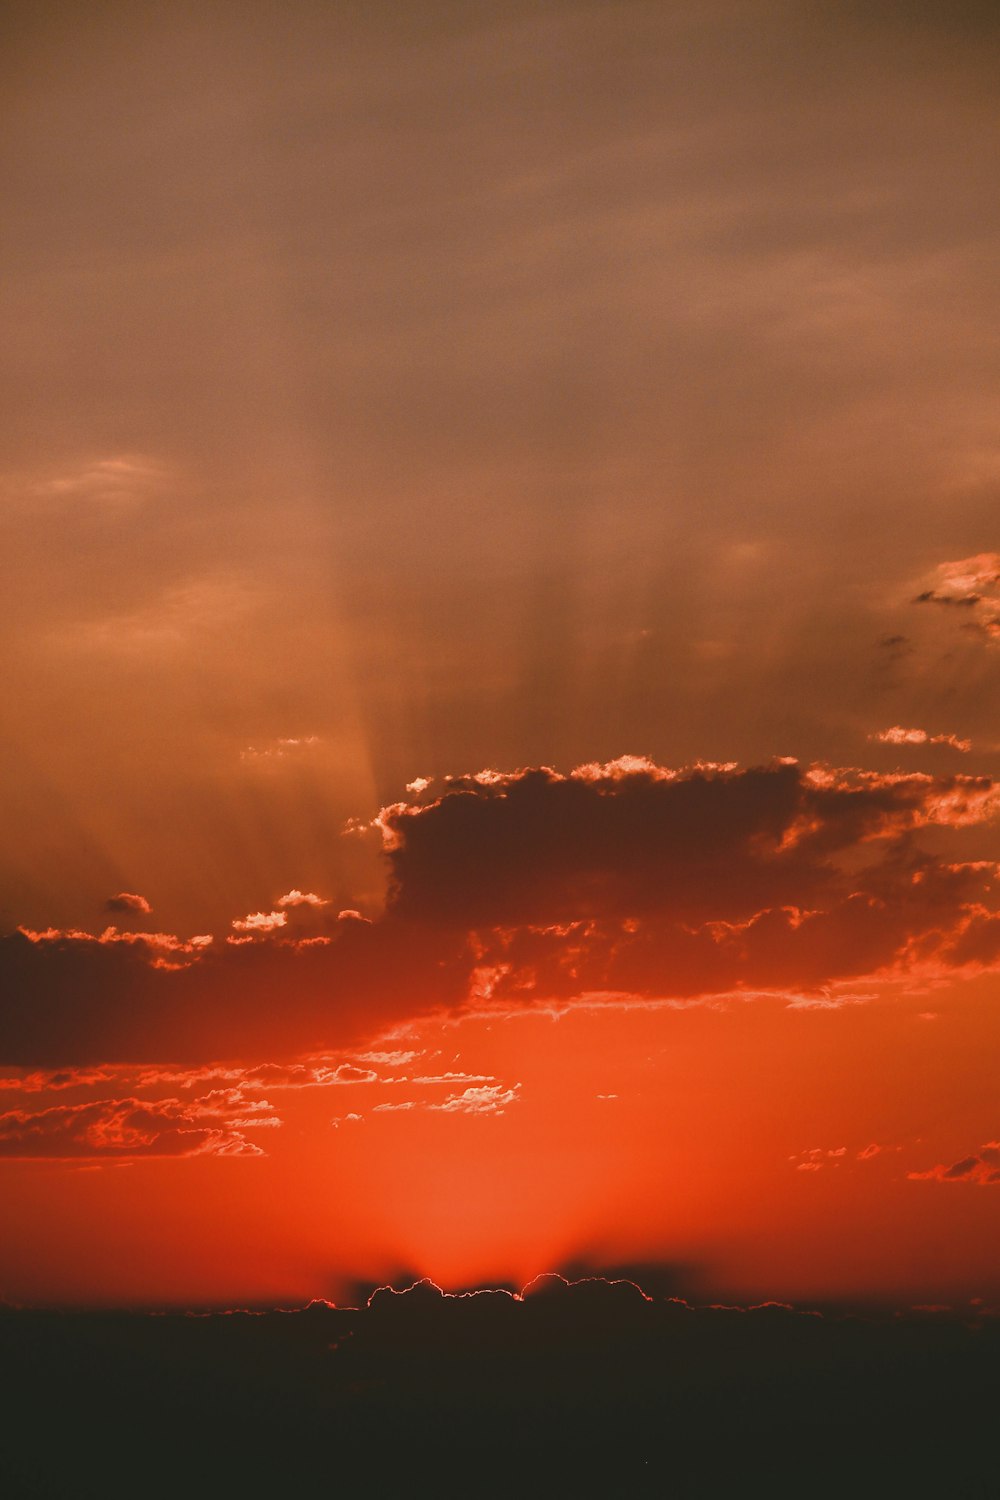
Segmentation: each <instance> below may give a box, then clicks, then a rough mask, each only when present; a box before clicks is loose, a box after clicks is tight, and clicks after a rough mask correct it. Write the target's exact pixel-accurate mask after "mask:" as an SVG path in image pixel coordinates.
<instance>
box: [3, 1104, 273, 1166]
mask: <svg viewBox="0 0 1000 1500" xmlns="http://www.w3.org/2000/svg"><path fill="white" fill-rule="evenodd" d="M280 1124H281V1121H280V1120H279V1119H278V1118H277V1117H276V1116H275V1115H274V1114H273V1113H272V1112H271V1106H270V1105H269V1104H268V1103H267V1102H266V1101H265V1100H248V1099H247V1098H246V1097H245V1096H244V1095H243V1094H242V1093H241V1092H240V1090H238V1089H221V1090H214V1091H213V1092H212V1093H210V1094H206V1095H205V1096H204V1098H201V1099H196V1100H187V1101H181V1100H179V1099H160V1100H146V1099H136V1098H126V1099H99V1100H93V1101H91V1102H88V1103H86V1104H58V1105H53V1106H52V1107H51V1108H49V1109H43V1110H36V1111H34V1112H31V1111H27V1110H22V1109H14V1110H8V1111H6V1113H4V1114H0V1156H5V1157H15V1158H27V1157H31V1158H46V1159H49V1160H60V1161H62V1160H70V1159H79V1158H101V1157H109V1156H113V1157H141V1156H262V1155H263V1154H264V1152H263V1151H262V1149H261V1147H260V1146H258V1145H256V1144H254V1143H253V1142H251V1141H248V1140H247V1139H246V1137H245V1135H244V1134H243V1132H244V1131H245V1130H250V1129H261V1128H267V1129H273V1128H274V1127H276V1126H279V1125H280Z"/></svg>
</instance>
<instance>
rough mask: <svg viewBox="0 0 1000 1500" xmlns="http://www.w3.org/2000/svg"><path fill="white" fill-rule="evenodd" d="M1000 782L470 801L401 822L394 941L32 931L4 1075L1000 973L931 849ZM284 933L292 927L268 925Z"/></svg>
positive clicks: (738, 783)
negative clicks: (442, 1026)
mask: <svg viewBox="0 0 1000 1500" xmlns="http://www.w3.org/2000/svg"><path fill="white" fill-rule="evenodd" d="M998 806H1000V786H998V785H997V784H996V783H994V782H993V781H992V780H991V778H989V777H986V776H959V775H954V776H947V777H931V776H927V775H923V774H918V773H909V774H905V775H904V774H897V775H884V774H877V773H874V772H863V771H827V770H824V769H821V768H813V769H812V770H805V769H804V768H803V767H801V766H799V765H798V764H795V763H791V762H775V763H773V764H771V765H768V766H764V767H759V768H755V769H750V770H737V769H735V768H733V767H725V766H724V767H711V766H709V767H704V766H699V767H695V768H693V769H688V770H686V771H683V772H678V773H675V772H669V771H664V770H663V769H662V768H660V767H657V766H655V765H653V764H651V763H649V762H646V761H642V760H637V759H632V758H623V759H622V760H621V761H619V762H614V763H611V764H610V765H607V766H591V767H581V768H578V769H577V770H576V771H574V772H573V773H572V774H570V775H569V776H563V775H559V774H557V773H555V772H553V771H549V770H546V769H540V770H524V771H518V772H516V773H513V774H511V775H506V776H504V775H500V774H499V773H495V772H487V773H482V774H481V775H479V776H477V777H470V778H465V779H458V780H452V781H451V782H450V783H448V784H447V785H446V787H445V790H444V792H443V794H442V795H441V796H440V797H438V798H436V799H433V800H426V799H425V801H424V802H423V804H421V803H416V804H405V803H400V804H397V805H395V806H393V807H389V808H385V809H383V810H382V813H381V814H380V816H379V818H378V820H377V822H376V825H373V826H375V827H377V829H378V830H379V831H380V832H381V835H382V838H383V841H384V845H385V854H386V859H387V861H388V865H389V876H390V882H389V896H388V901H387V906H386V910H385V912H384V914H383V915H382V916H381V917H380V918H379V919H378V920H376V921H374V922H371V921H367V920H364V919H362V918H361V917H359V916H358V914H357V913H352V912H342V913H340V915H339V916H338V917H328V916H327V915H326V914H325V911H324V910H323V909H322V908H321V907H318V906H317V907H313V906H306V907H303V908H301V910H300V909H296V910H295V911H293V912H292V913H290V916H291V918H292V920H289V921H287V922H286V920H285V916H286V914H285V913H280V914H278V918H277V919H278V920H280V922H281V923H282V925H280V926H279V925H268V924H269V920H270V919H268V917H267V915H266V914H265V913H262V914H260V917H261V918H262V921H261V922H259V923H258V922H257V919H255V918H250V919H248V920H247V921H246V922H238V923H236V922H234V927H235V928H236V929H237V930H238V932H239V933H240V936H238V937H234V934H232V933H230V934H229V937H228V939H227V938H225V937H224V936H222V937H220V936H217V937H216V938H215V939H214V940H213V941H211V942H210V941H209V940H208V938H207V936H206V937H198V938H194V939H190V940H188V941H186V942H185V941H182V940H180V939H177V938H173V937H170V936H167V935H164V934H157V933H139V932H120V931H119V930H118V929H117V928H114V927H111V928H108V929H107V930H106V931H105V932H104V933H102V934H100V935H90V934H87V933H81V932H58V931H48V932H43V933H28V932H25V931H22V930H18V931H16V932H14V933H11V934H9V935H8V936H7V937H5V938H3V939H2V940H0V997H2V998H0V1064H3V1065H9V1066H15V1067H68V1066H86V1065H88V1064H95V1063H102V1062H105V1063H106V1062H116V1061H122V1062H153V1061H162V1060H164V1059H171V1060H174V1061H177V1062H200V1061H205V1060H211V1059H219V1058H256V1059H259V1058H261V1057H264V1056H270V1057H276V1056H279V1055H285V1056H289V1055H293V1054H295V1053H301V1052H304V1051H307V1050H309V1049H319V1048H323V1047H330V1046H337V1045H342V1044H344V1043H345V1042H350V1041H353V1040H355V1039H357V1038H358V1037H361V1036H366V1035H371V1034H373V1033H374V1032H376V1031H378V1030H379V1029H380V1028H384V1027H386V1026H388V1025H390V1024H392V1023H394V1022H398V1021H400V1020H404V1019H409V1018H412V1017H414V1016H417V1015H420V1014H423V1013H426V1012H428V1011H432V1010H436V1009H442V1010H451V1011H456V1010H458V1009H460V1008H462V1007H463V1006H465V1005H468V1004H469V1003H474V1002H475V1001H476V997H477V996H478V997H480V1000H481V998H482V996H484V995H485V996H487V997H488V998H489V999H490V1001H491V1002H492V1003H494V1004H511V1005H520V1004H526V1003H531V1002H532V1001H536V1000H546V999H559V1000H571V999H573V998H575V997H578V996H580V995H585V994H588V993H593V992H600V993H605V994H606V993H608V992H614V993H620V994H626V995H632V996H639V997H649V998H671V997H697V996H699V995H711V994H718V993H723V992H731V991H739V990H744V989H745V990H754V989H762V988H763V989H768V988H770V989H782V990H784V989H788V990H793V991H798V992H805V993H817V992H820V991H821V990H822V989H823V987H824V986H829V985H831V984H834V983H836V982H837V981H841V980H848V979H852V978H856V977H859V976H871V975H873V974H883V975H886V974H887V975H889V976H891V977H902V976H905V975H906V974H907V973H911V972H914V971H916V972H919V973H920V974H921V975H923V976H924V977H926V976H927V975H929V974H930V975H934V974H946V973H954V972H958V971H961V970H966V971H971V970H975V969H977V968H982V967H987V966H990V965H992V964H994V963H995V962H996V961H997V958H998V955H1000V915H998V913H997V910H996V906H995V894H994V891H993V880H994V875H995V867H994V865H993V864H992V862H986V861H982V860H978V861H971V862H970V861H965V862H963V861H962V860H961V859H960V858H957V857H951V858H948V857H945V856H944V855H942V854H941V853H933V852H930V847H929V846H922V843H921V840H922V836H923V834H924V833H925V832H926V831H928V830H930V831H932V832H933V835H934V847H935V848H937V849H940V848H941V847H943V840H944V839H945V838H946V837H954V838H956V839H957V838H958V837H959V835H960V833H961V830H963V829H965V828H969V827H972V826H974V825H976V824H979V823H982V822H984V821H986V820H988V819H989V818H991V817H992V816H993V815H994V814H995V812H996V810H997V808H998ZM271 918H275V914H274V913H272V914H271Z"/></svg>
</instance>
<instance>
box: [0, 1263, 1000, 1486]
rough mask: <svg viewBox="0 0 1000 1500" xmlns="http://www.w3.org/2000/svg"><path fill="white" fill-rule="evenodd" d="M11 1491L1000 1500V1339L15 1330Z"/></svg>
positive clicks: (637, 1307) (592, 1305) (566, 1331)
mask: <svg viewBox="0 0 1000 1500" xmlns="http://www.w3.org/2000/svg"><path fill="white" fill-rule="evenodd" d="M0 1359H2V1369H3V1385H4V1390H3V1406H2V1425H3V1432H2V1444H0V1494H3V1495H4V1496H7V1497H10V1500H19V1497H21V1496H36V1495H37V1496H50V1497H51V1496H58V1497H72V1500H76V1497H90V1496H98V1495H99V1496H102V1497H108V1496H116V1495H129V1496H135V1497H139V1500H143V1497H146V1496H160V1495H171V1496H178V1497H180V1496H195V1497H200V1496H213V1497H218V1500H228V1497H230V1496H233V1497H243V1496H257V1495H261V1496H263V1495H268V1496H274V1497H286V1496H288V1497H296V1500H297V1497H300V1496H331V1497H334V1496H344V1497H353V1496H368V1495H372V1496H381V1495H386V1496H408V1495H465V1496H477V1495H492V1494H501V1493H502V1494H508V1493H509V1494H511V1495H515V1496H516V1495H523V1494H545V1495H554V1496H562V1495H567V1496H571V1495H579V1494H595V1495H607V1496H609V1497H614V1496H629V1495H647V1494H649V1495H662V1496H726V1497H728V1496H733V1497H736V1496H744V1495H746V1496H756V1495H789V1496H792V1495H794V1496H801V1497H803V1500H809V1497H813V1496H834V1495H836V1496H851V1497H854V1496H873V1497H874V1496H878V1497H880V1500H882V1497H886V1500H889V1497H896V1496H900V1497H904V1496H906V1497H908V1496H912V1495H927V1496H930V1495H934V1496H942V1497H945V1496H946V1497H949V1500H961V1497H977V1500H978V1497H997V1496H1000V1424H998V1421H997V1414H998V1409H1000V1321H998V1320H993V1319H990V1318H983V1319H981V1320H979V1321H978V1323H976V1322H971V1323H970V1322H963V1321H961V1320H959V1319H952V1318H950V1317H946V1316H939V1315H917V1314H913V1315H910V1316H908V1317H892V1316H883V1317H857V1316H847V1315H835V1314H834V1315H831V1314H826V1315H824V1316H822V1317H820V1316H818V1315H815V1314H809V1313H803V1312H795V1311H792V1310H790V1309H787V1308H780V1307H763V1308H758V1309H752V1310H747V1311H741V1310H736V1309H718V1308H698V1309H693V1308H690V1307H688V1306H687V1305H686V1304H684V1303H681V1302H676V1301H670V1300H667V1299H664V1298H658V1299H652V1300H647V1299H646V1298H644V1297H643V1295H642V1294H641V1293H640V1292H639V1290H638V1289H637V1288H636V1287H635V1286H634V1285H632V1284H631V1283H628V1282H608V1281H603V1280H592V1281H585V1282H580V1283H577V1284H573V1285H567V1284H566V1283H565V1282H562V1281H560V1280H559V1279H557V1278H543V1279H542V1280H541V1281H540V1282H539V1283H536V1284H535V1285H534V1287H533V1288H532V1289H529V1291H528V1293H527V1294H526V1295H525V1297H524V1298H523V1300H522V1299H519V1298H514V1297H512V1296H510V1295H509V1294H508V1293H505V1292H480V1293H476V1294H472V1295H466V1296H461V1297H444V1296H442V1295H441V1293H440V1292H439V1291H437V1289H436V1288H433V1287H431V1286H430V1285H428V1284H420V1285H418V1286H416V1287H414V1288H412V1289H411V1290H409V1291H406V1292H403V1293H397V1292H392V1291H389V1290H382V1291H379V1292H376V1293H375V1294H374V1295H373V1297H372V1299H371V1302H370V1304H369V1305H368V1306H367V1307H364V1308H362V1309H358V1310H351V1309H335V1308H331V1307H329V1306H327V1305H326V1304H314V1305H313V1306H311V1307H309V1308H306V1309H304V1310H302V1311H298V1312H269V1313H264V1314H258V1313H225V1314H221V1313H216V1314H211V1315H197V1316H193V1315H190V1314H183V1313H170V1314H166V1315H150V1314H140V1313H114V1314H109V1313H53V1312H29V1311H10V1312H6V1313H3V1314H0Z"/></svg>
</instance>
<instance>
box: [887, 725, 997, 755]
mask: <svg viewBox="0 0 1000 1500" xmlns="http://www.w3.org/2000/svg"><path fill="white" fill-rule="evenodd" d="M868 738H869V739H872V740H876V741H877V742H878V743H879V744H880V745H949V746H950V747H951V749H952V750H960V751H961V752H962V753H963V754H967V753H968V752H969V751H970V750H971V749H972V741H971V740H962V739H959V738H958V736H957V735H955V734H928V733H927V730H926V729H904V728H903V726H902V724H893V725H892V727H891V728H890V729H882V730H880V731H879V732H878V734H872V735H869V736H868Z"/></svg>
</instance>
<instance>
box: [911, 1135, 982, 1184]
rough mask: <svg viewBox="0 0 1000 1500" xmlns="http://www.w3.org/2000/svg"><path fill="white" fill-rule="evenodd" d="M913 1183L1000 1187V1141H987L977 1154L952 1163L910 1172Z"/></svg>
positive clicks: (971, 1154)
mask: <svg viewBox="0 0 1000 1500" xmlns="http://www.w3.org/2000/svg"><path fill="white" fill-rule="evenodd" d="M906 1175H907V1176H908V1177H909V1178H910V1180H911V1181H912V1182H964V1183H974V1184H976V1185H977V1186H979V1187H997V1186H1000V1141H986V1142H985V1143H984V1144H983V1145H982V1146H980V1147H979V1148H978V1150H976V1151H975V1152H970V1154H969V1155H968V1156H963V1157H961V1158H960V1160H958V1161H955V1162H952V1163H951V1165H950V1166H948V1165H946V1164H944V1163H939V1164H938V1165H937V1166H934V1167H929V1168H928V1169H927V1170H926V1171H924V1172H908V1173H907V1174H906Z"/></svg>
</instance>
